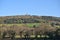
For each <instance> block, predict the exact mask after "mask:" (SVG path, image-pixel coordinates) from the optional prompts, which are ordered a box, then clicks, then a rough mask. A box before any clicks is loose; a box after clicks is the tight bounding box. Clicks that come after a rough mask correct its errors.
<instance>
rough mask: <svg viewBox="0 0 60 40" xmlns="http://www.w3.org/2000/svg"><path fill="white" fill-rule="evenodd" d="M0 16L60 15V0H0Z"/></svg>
mask: <svg viewBox="0 0 60 40" xmlns="http://www.w3.org/2000/svg"><path fill="white" fill-rule="evenodd" d="M0 13H1V14H0V16H14V15H25V14H26V13H27V14H29V15H37V16H54V17H60V0H0Z"/></svg>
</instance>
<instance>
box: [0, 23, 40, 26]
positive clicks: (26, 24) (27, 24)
mask: <svg viewBox="0 0 60 40" xmlns="http://www.w3.org/2000/svg"><path fill="white" fill-rule="evenodd" d="M39 24H40V23H25V24H23V23H22V24H0V26H2V25H5V26H13V25H17V26H23V25H25V26H28V27H33V25H36V26H39Z"/></svg>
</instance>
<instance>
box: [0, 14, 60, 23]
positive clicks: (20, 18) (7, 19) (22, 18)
mask: <svg viewBox="0 0 60 40" xmlns="http://www.w3.org/2000/svg"><path fill="white" fill-rule="evenodd" d="M53 21H54V22H60V17H53V16H36V15H16V16H3V17H0V24H13V23H15V24H20V23H40V22H53Z"/></svg>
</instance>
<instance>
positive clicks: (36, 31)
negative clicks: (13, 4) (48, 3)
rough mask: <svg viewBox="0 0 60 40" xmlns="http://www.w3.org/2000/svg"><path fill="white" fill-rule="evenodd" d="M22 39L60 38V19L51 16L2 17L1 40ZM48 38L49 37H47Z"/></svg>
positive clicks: (0, 18) (0, 26) (0, 22)
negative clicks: (6, 39)
mask: <svg viewBox="0 0 60 40" xmlns="http://www.w3.org/2000/svg"><path fill="white" fill-rule="evenodd" d="M17 35H19V37H20V38H30V37H31V36H33V37H35V38H38V37H39V38H42V36H43V37H45V38H57V37H58V38H59V37H60V18H59V17H51V16H30V15H29V16H28V15H24V16H7V17H0V39H1V37H2V39H3V38H5V37H10V38H11V39H12V40H14V39H15V38H16V37H17ZM47 36H48V37H47Z"/></svg>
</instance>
